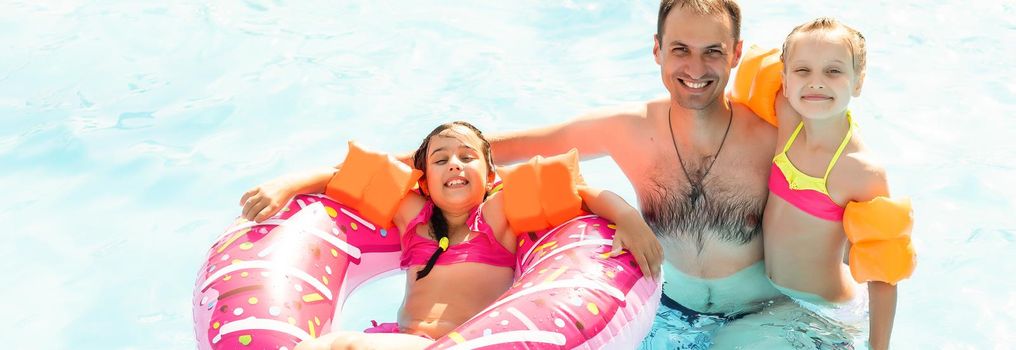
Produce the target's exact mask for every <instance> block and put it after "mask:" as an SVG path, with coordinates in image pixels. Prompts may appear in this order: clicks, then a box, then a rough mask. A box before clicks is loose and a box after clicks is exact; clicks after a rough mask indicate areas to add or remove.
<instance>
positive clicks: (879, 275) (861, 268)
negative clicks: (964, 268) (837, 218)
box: [843, 197, 917, 285]
mask: <svg viewBox="0 0 1016 350" xmlns="http://www.w3.org/2000/svg"><path fill="white" fill-rule="evenodd" d="M913 224H914V218H913V210H912V209H911V206H910V199H909V198H902V199H890V198H886V197H877V198H875V199H872V200H870V201H867V202H850V203H848V204H847V208H846V210H845V211H844V213H843V230H844V231H845V232H846V233H847V239H848V240H849V241H850V243H851V244H852V246H851V247H850V274H851V275H852V276H853V277H854V280H855V281H857V282H858V283H863V282H868V281H881V282H886V283H889V284H892V285H896V283H897V282H899V281H901V280H903V279H905V278H907V277H910V274H911V273H913V272H914V266H916V265H917V256H916V254H915V253H914V246H913V245H911V243H910V230H911V228H912V227H913Z"/></svg>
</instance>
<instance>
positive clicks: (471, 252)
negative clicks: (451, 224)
mask: <svg viewBox="0 0 1016 350" xmlns="http://www.w3.org/2000/svg"><path fill="white" fill-rule="evenodd" d="M482 209H483V204H481V205H480V206H478V207H476V209H474V210H473V213H472V214H471V215H470V216H469V218H468V219H467V220H466V223H467V224H468V225H469V230H471V231H473V232H476V233H479V235H478V236H474V237H472V238H470V239H469V240H468V241H465V242H462V243H458V244H454V245H449V246H448V250H447V251H445V252H444V253H441V256H440V257H438V259H437V262H436V263H435V265H451V264H458V263H461V262H478V263H483V264H487V265H493V266H502V267H511V268H514V267H515V254H513V253H512V252H509V251H508V249H506V248H505V247H504V246H503V245H501V242H498V241H497V239H495V238H494V232H493V230H492V229H491V228H490V225H487V222H486V221H484V220H483V215H482ZM433 210H434V202H431V201H427V203H426V204H424V206H423V209H421V210H420V214H418V215H416V217H415V218H413V220H410V221H409V224H407V225H406V232H405V233H404V234H403V235H402V264H401V265H402V268H403V269H406V268H409V267H410V266H414V265H421V266H422V265H427V260H429V259H430V256H431V255H433V254H434V251H435V250H437V249H439V248H438V245H437V241H435V240H433V239H431V238H427V237H423V236H421V235H418V234H416V226H417V225H420V224H424V225H426V224H427V222H428V221H429V220H430V214H431V212H432V211H433Z"/></svg>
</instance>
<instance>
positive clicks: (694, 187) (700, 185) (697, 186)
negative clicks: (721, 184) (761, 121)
mask: <svg viewBox="0 0 1016 350" xmlns="http://www.w3.org/2000/svg"><path fill="white" fill-rule="evenodd" d="M727 108H728V109H730V119H728V120H727V131H724V132H723V140H720V147H719V148H717V149H716V154H714V155H713V160H712V161H711V162H709V166H708V167H707V168H706V171H705V173H703V174H702V178H700V179H699V181H697V182H696V181H692V179H691V175H689V174H688V169H686V168H685V167H684V159H682V158H681V151H680V150H678V149H677V139H676V138H674V122H673V120H672V119H670V111H671V108H670V107H668V108H667V126H668V127H670V141H671V142H673V144H674V152H677V162H678V163H679V164H681V171H683V172H684V178H685V179H688V186H690V187H691V193H690V194H689V195H688V199H690V200H691V202H692V203H696V202H698V198H699V197H700V196H701V197H702V198H705V199H706V200H708V198H706V193H705V184H704V182H705V180H706V176H708V175H709V171H710V170H713V164H716V158H717V157H719V156H720V150H722V149H723V144H724V143H726V142H727V134H729V133H730V124H733V122H734V109H733V108H731V106H730V105H729V104H728V105H727Z"/></svg>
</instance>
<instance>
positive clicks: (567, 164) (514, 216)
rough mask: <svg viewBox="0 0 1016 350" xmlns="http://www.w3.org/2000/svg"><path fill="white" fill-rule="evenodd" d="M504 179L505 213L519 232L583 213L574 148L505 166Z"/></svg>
mask: <svg viewBox="0 0 1016 350" xmlns="http://www.w3.org/2000/svg"><path fill="white" fill-rule="evenodd" d="M501 179H502V183H503V184H504V189H503V190H502V192H503V193H502V195H503V196H504V207H505V217H506V218H507V219H508V225H509V226H511V228H512V231H514V232H515V233H516V234H521V233H524V232H531V231H538V230H542V229H545V228H548V227H553V226H557V225H560V224H562V223H564V222H565V221H568V220H570V219H571V218H574V217H576V216H578V215H581V214H582V198H581V197H579V194H578V189H577V185H579V184H581V183H582V179H581V177H580V176H579V164H578V152H577V151H576V150H575V149H572V150H571V151H568V153H565V154H562V155H557V156H552V157H547V158H543V157H540V156H536V157H534V158H533V159H530V160H529V161H528V162H525V163H522V164H518V165H513V166H510V167H505V168H502V169H501Z"/></svg>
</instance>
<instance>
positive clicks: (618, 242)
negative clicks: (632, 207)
mask: <svg viewBox="0 0 1016 350" xmlns="http://www.w3.org/2000/svg"><path fill="white" fill-rule="evenodd" d="M632 214H633V215H626V216H625V217H623V218H622V219H621V220H618V222H617V223H616V225H617V231H616V232H615V233H614V243H613V245H614V247H613V249H612V250H611V252H610V256H618V255H620V254H621V253H622V252H621V249H627V250H628V251H629V252H631V254H632V257H634V258H635V261H636V262H637V263H638V264H639V269H641V270H642V275H644V276H646V277H652V278H653V279H654V280H656V279H658V278H659V277H660V266H661V264H662V263H663V247H662V246H661V245H660V241H659V240H657V239H656V235H654V234H653V231H652V230H651V229H650V228H649V225H647V224H646V222H645V220H643V219H642V216H641V215H639V214H638V212H634V211H633V212H632Z"/></svg>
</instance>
